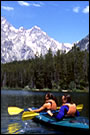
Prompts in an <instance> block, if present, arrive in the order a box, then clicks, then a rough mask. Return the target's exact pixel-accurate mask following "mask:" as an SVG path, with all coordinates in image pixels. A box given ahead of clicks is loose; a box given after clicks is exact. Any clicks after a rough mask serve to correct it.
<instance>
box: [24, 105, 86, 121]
mask: <svg viewBox="0 0 90 135" xmlns="http://www.w3.org/2000/svg"><path fill="white" fill-rule="evenodd" d="M57 109H60V107H57ZM82 109H83V104H79V105H77V110H78V111H79V112H80V111H81V110H82ZM42 113H43V114H44V113H45V114H46V112H42ZM37 115H39V113H35V112H32V111H26V112H24V113H23V115H22V120H28V119H29V120H30V119H33V118H34V117H35V116H37Z"/></svg>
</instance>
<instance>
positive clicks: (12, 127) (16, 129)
mask: <svg viewBox="0 0 90 135" xmlns="http://www.w3.org/2000/svg"><path fill="white" fill-rule="evenodd" d="M20 130H21V125H20V124H19V123H12V124H9V125H8V134H19V133H20Z"/></svg>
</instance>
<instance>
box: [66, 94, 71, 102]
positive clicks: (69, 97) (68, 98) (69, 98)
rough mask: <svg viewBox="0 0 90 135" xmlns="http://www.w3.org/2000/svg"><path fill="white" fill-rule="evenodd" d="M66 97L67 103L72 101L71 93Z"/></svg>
mask: <svg viewBox="0 0 90 135" xmlns="http://www.w3.org/2000/svg"><path fill="white" fill-rule="evenodd" d="M66 98H67V103H72V100H71V96H70V95H67V96H66Z"/></svg>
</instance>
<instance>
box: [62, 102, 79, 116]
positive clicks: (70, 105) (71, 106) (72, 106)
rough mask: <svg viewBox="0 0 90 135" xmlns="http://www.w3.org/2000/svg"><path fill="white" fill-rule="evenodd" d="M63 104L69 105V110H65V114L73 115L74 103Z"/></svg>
mask: <svg viewBox="0 0 90 135" xmlns="http://www.w3.org/2000/svg"><path fill="white" fill-rule="evenodd" d="M64 105H67V106H68V107H69V110H68V112H67V115H69V116H75V113H76V105H75V104H70V103H66V104H64Z"/></svg>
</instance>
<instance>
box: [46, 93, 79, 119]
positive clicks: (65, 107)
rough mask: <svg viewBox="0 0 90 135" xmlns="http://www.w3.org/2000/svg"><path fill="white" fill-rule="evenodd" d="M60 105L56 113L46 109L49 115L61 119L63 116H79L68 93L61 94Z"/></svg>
mask: <svg viewBox="0 0 90 135" xmlns="http://www.w3.org/2000/svg"><path fill="white" fill-rule="evenodd" d="M62 103H63V104H62V106H61V108H60V110H59V112H57V113H52V112H51V111H50V110H48V111H47V112H48V114H49V115H50V116H53V117H55V118H56V119H57V120H61V119H63V117H65V116H70V117H71V116H72V117H74V116H79V112H78V111H77V109H76V104H75V103H73V102H72V101H71V96H70V95H64V96H62Z"/></svg>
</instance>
